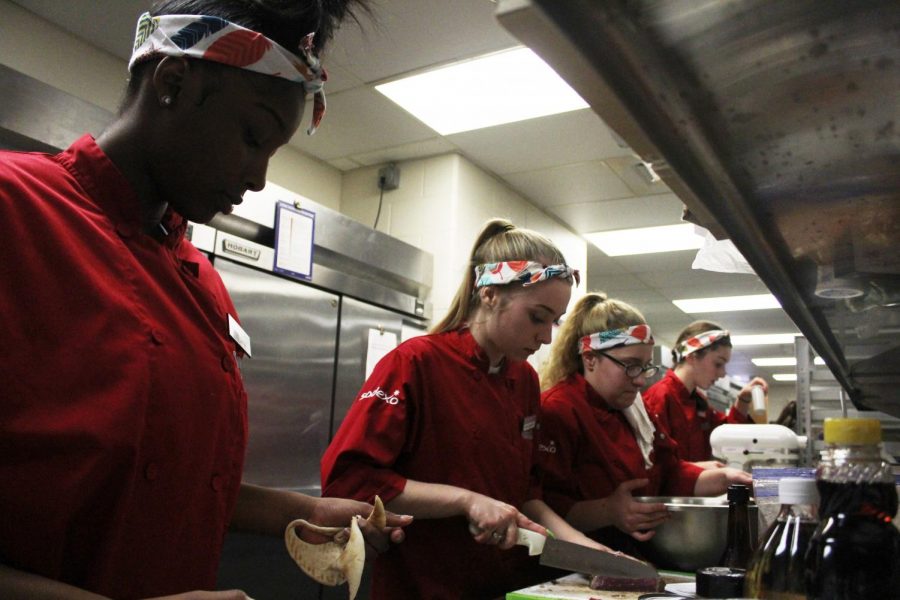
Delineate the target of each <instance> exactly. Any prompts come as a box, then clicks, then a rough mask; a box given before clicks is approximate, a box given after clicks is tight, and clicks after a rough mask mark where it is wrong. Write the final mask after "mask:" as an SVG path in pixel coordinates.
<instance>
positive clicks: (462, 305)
mask: <svg viewBox="0 0 900 600" xmlns="http://www.w3.org/2000/svg"><path fill="white" fill-rule="evenodd" d="M512 260H529V261H535V262H542V263H546V264H564V263H565V262H566V259H565V257H564V256H563V254H562V252H560V251H559V248H557V247H556V244H554V243H553V242H551V241H550V240H549V239H548V238H547V237H545V236H543V235H541V234H540V233H538V232H536V231H532V230H531V229H523V228H519V227H516V226H515V225H513V224H512V223H510V222H509V221H507V220H506V219H492V220H490V221H488V222H487V223H485V225H484V228H483V229H482V230H481V233H480V234H479V235H478V238H477V239H476V240H475V244H474V245H473V246H472V252H471V253H470V254H469V263H468V264H467V265H466V272H465V276H464V277H463V281H462V283H461V284H460V286H459V289H458V290H457V292H456V296H455V297H454V298H453V303H452V304H451V305H450V310H449V311H448V312H447V314H446V316H444V318H443V319H441V321H440V323H438V324H437V325H435V326H434V327H432V328H431V333H442V332H444V331H453V330H454V329H459V328H460V327H461V326H462V325H464V324H465V323H467V322H468V321H469V318H470V317H471V316H472V313H473V312H474V311H475V309H476V308H477V307H478V294H477V292H476V290H475V267H477V266H478V265H483V264H487V263H496V262H505V261H512ZM499 287H504V286H499ZM506 287H508V286H506ZM519 287H521V285H519Z"/></svg>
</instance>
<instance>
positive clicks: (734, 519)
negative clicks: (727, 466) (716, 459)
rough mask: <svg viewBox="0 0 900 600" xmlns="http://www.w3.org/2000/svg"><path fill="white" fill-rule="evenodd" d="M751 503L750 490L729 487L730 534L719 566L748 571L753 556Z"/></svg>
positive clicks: (741, 486)
mask: <svg viewBox="0 0 900 600" xmlns="http://www.w3.org/2000/svg"><path fill="white" fill-rule="evenodd" d="M749 503H750V488H748V487H747V486H746V485H741V484H739V483H733V484H731V485H729V486H728V533H727V538H726V541H725V551H724V552H723V553H722V558H720V559H719V563H718V566H721V567H731V568H733V569H746V568H747V565H748V564H749V562H750V558H751V557H752V556H753V540H752V538H751V536H750V508H749Z"/></svg>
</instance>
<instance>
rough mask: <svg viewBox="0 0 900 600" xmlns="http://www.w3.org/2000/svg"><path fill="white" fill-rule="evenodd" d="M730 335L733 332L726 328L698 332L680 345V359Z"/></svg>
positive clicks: (678, 349)
mask: <svg viewBox="0 0 900 600" xmlns="http://www.w3.org/2000/svg"><path fill="white" fill-rule="evenodd" d="M730 335H731V333H729V332H728V331H727V330H725V329H711V330H709V331H704V332H703V333H698V334H697V335H695V336H694V337H690V338H688V339H686V340H684V341H683V342H681V344H680V345H679V346H678V348H677V351H678V360H679V361H681V360H683V359H684V357H686V356H688V355H689V354H693V353H694V352H696V351H697V350H702V349H703V348H708V347H709V346H712V345H713V344H715V343H716V342H718V341H719V340H721V339H723V338H727V337H728V336H730Z"/></svg>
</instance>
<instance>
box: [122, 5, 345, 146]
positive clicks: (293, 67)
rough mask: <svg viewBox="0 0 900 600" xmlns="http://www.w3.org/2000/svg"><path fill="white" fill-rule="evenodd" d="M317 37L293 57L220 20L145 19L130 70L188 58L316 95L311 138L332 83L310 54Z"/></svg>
mask: <svg viewBox="0 0 900 600" xmlns="http://www.w3.org/2000/svg"><path fill="white" fill-rule="evenodd" d="M313 35H314V34H312V33H310V34H309V35H307V36H306V37H305V38H303V43H302V44H301V45H300V47H298V48H297V51H296V53H295V52H291V51H289V50H287V49H286V48H284V47H283V46H281V45H279V44H278V43H276V42H274V41H272V40H270V39H269V38H267V37H266V36H264V35H263V34H261V33H259V32H256V31H253V30H251V29H247V28H245V27H241V26H240V25H238V24H236V23H232V22H230V21H226V20H225V19H222V18H220V17H210V16H204V15H160V16H156V17H154V16H151V15H150V13H144V14H142V15H141V17H140V18H139V19H138V23H137V32H136V33H135V39H134V52H133V53H132V54H131V60H130V61H128V70H129V71H130V70H131V69H132V68H133V67H134V65H135V64H137V63H138V62H140V61H141V60H143V59H145V58H147V57H150V56H153V55H158V54H162V55H165V56H189V57H192V58H199V59H201V60H209V61H213V62H218V63H222V64H225V65H229V66H232V67H239V68H241V69H247V70H249V71H254V72H256V73H262V74H263V75H271V76H273V77H281V78H283V79H287V80H288V81H294V82H297V83H300V84H302V85H303V88H304V89H305V90H306V91H307V93H311V94H313V115H312V123H311V124H310V126H309V129H308V130H307V133H308V134H309V135H312V134H313V133H315V131H316V128H317V127H318V126H319V123H321V122H322V118H323V117H324V116H325V92H324V85H325V80H326V79H327V78H328V74H327V73H326V72H325V68H324V67H323V66H322V65H321V63H320V62H319V59H318V58H317V57H316V56H315V54H314V53H313V51H312V40H313Z"/></svg>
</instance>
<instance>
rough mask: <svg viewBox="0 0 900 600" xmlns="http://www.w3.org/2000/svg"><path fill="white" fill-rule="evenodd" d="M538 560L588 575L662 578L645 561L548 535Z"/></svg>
mask: <svg viewBox="0 0 900 600" xmlns="http://www.w3.org/2000/svg"><path fill="white" fill-rule="evenodd" d="M539 562H540V564H542V565H544V566H548V567H555V568H557V569H563V570H566V571H573V572H576V573H587V574H589V575H603V576H605V577H628V578H635V579H658V578H659V572H657V570H656V569H655V568H653V567H652V566H651V565H649V564H647V563H645V562H641V561H639V560H635V559H633V558H628V557H627V556H622V555H618V554H613V553H611V552H604V551H603V550H596V549H594V548H588V547H587V546H582V545H581V544H574V543H572V542H565V541H563V540H560V539H556V538H547V539H546V540H545V541H544V547H543V551H542V552H541V558H540V559H539Z"/></svg>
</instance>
